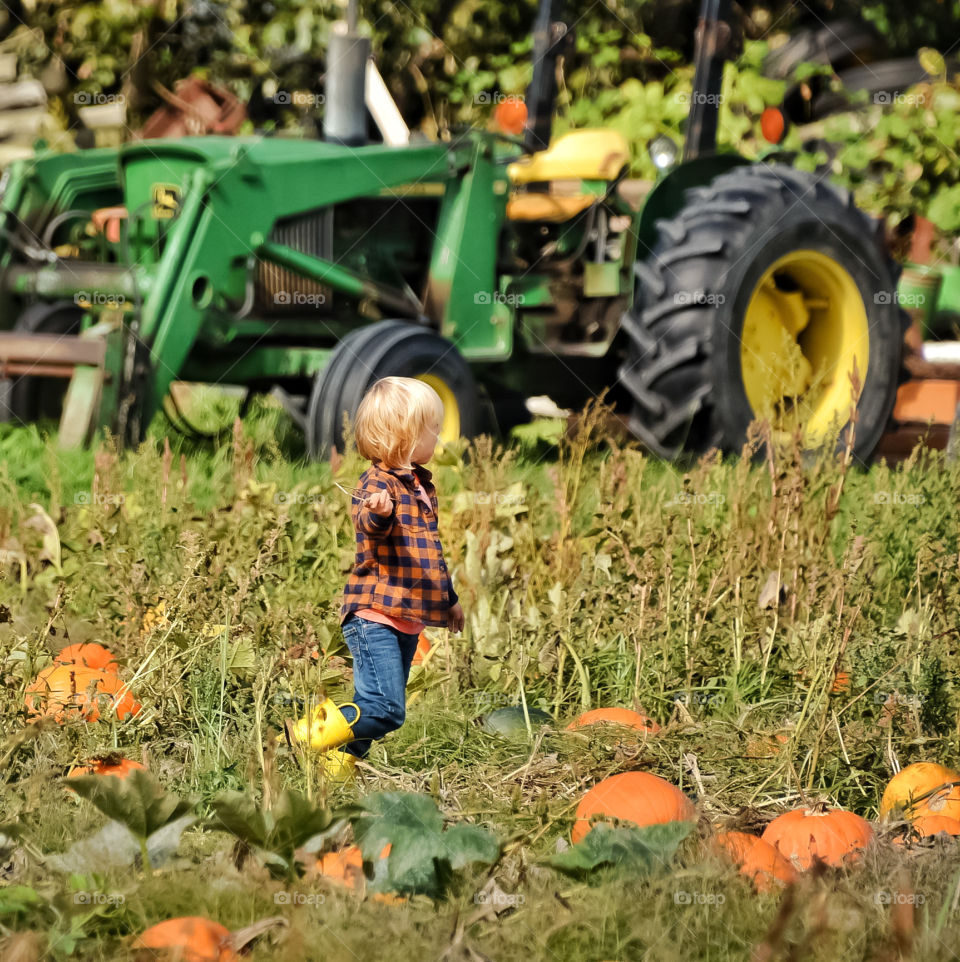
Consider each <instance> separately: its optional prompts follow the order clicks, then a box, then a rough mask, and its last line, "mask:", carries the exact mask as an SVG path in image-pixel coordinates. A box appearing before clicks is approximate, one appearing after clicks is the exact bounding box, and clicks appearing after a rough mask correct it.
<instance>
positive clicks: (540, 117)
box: [523, 0, 573, 153]
mask: <svg viewBox="0 0 960 962" xmlns="http://www.w3.org/2000/svg"><path fill="white" fill-rule="evenodd" d="M562 18H563V0H540V6H539V8H538V9H537V19H536V20H535V21H534V24H533V79H532V80H531V81H530V86H529V87H527V121H526V123H525V124H524V128H523V149H524V150H525V151H527V153H533V152H534V151H535V150H546V149H547V147H549V146H550V130H551V128H552V126H553V109H554V106H555V104H556V99H557V60H559V59H560V57H561V56H562V55H563V54H564V53H565V51H566V50H567V48H568V46H569V44H570V41H571V40H572V39H573V33H572V31H571V30H570V28H569V27H568V25H567V24H566V23H565V22H564V21H563V19H562Z"/></svg>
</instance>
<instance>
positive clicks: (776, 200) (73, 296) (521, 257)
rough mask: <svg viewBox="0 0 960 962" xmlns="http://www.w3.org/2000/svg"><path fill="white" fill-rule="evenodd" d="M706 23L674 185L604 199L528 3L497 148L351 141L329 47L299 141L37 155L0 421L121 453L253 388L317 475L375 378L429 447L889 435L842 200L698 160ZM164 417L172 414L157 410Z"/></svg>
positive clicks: (555, 39)
mask: <svg viewBox="0 0 960 962" xmlns="http://www.w3.org/2000/svg"><path fill="white" fill-rule="evenodd" d="M733 24H734V21H733V17H732V12H731V8H730V3H729V0H704V4H703V9H702V17H701V25H700V29H699V32H698V39H697V47H696V73H695V85H694V93H693V96H692V97H691V104H692V105H691V113H690V117H689V121H688V129H687V135H686V142H685V145H684V149H683V157H682V160H679V161H678V158H677V157H676V156H674V154H675V153H676V151H675V150H674V151H671V150H670V148H671V146H672V144H670V143H665V142H663V141H659V142H655V143H654V144H653V145H652V149H653V150H655V151H656V152H657V155H656V159H657V160H658V166H659V167H661V168H662V176H661V177H660V178H659V180H658V181H657V183H656V184H655V185H653V187H652V189H649V190H648V191H646V192H645V193H642V192H638V191H636V190H631V187H633V186H635V182H630V181H628V180H627V179H626V173H627V167H628V160H629V145H628V144H627V142H626V141H625V140H624V138H623V137H622V136H621V135H620V134H619V133H617V132H615V131H611V130H578V131H574V132H571V133H567V134H565V135H563V136H561V137H559V138H557V139H555V140H553V141H552V142H551V137H550V129H551V121H552V113H553V107H554V101H555V97H556V66H557V60H558V58H559V57H560V56H561V55H562V54H563V52H564V50H565V49H567V45H568V44H569V41H570V30H569V29H568V25H567V24H566V23H565V22H564V20H563V17H562V13H561V4H560V2H559V0H541V4H540V9H539V11H538V15H537V21H536V24H535V27H534V72H533V79H532V82H531V85H530V87H529V88H528V91H527V96H526V104H527V108H528V115H527V118H526V121H525V126H524V129H523V132H522V134H521V135H519V136H509V135H506V134H502V133H496V132H491V131H482V130H476V129H468V130H463V131H455V132H454V133H453V136H452V137H451V139H450V140H449V142H443V143H428V142H424V143H415V142H412V143H408V144H406V145H405V146H388V145H386V144H370V143H367V142H366V140H367V138H366V114H365V109H364V103H365V94H364V68H365V66H366V62H367V58H368V55H369V47H368V42H367V41H365V40H363V39H361V38H360V37H359V36H357V35H356V33H355V22H354V24H353V25H352V26H351V28H350V29H349V30H348V31H347V32H346V33H345V34H343V35H337V36H335V37H334V38H333V41H334V43H333V45H332V46H331V50H330V52H329V54H328V68H329V69H328V81H327V98H326V116H325V128H324V139H323V140H321V141H305V140H291V139H283V138H280V137H239V138H230V137H215V136H209V137H196V138H190V137H187V138H184V139H170V140H165V139H160V140H148V141H141V142H134V143H129V144H126V145H124V146H122V147H120V148H118V149H94V150H87V151H82V152H79V153H73V154H54V153H52V152H40V153H39V154H38V155H37V156H36V157H34V158H32V159H30V160H26V161H20V162H17V163H15V164H13V165H12V166H11V167H10V168H9V169H8V170H7V171H5V172H4V175H3V179H2V182H0V195H2V197H0V327H2V328H3V333H0V367H2V370H0V375H2V380H0V415H2V416H3V417H6V418H7V419H16V420H19V421H23V422H30V421H35V420H38V419H40V418H43V417H55V418H59V421H60V431H59V438H60V443H61V444H63V445H76V444H82V443H85V442H87V441H89V440H90V439H91V437H92V436H93V435H94V434H95V433H96V432H97V431H98V430H100V429H103V428H106V429H109V430H110V431H111V432H113V433H114V434H115V435H117V436H119V437H120V438H122V439H125V440H126V441H127V442H131V443H136V442H137V441H138V440H139V439H140V438H142V436H143V433H144V430H145V426H146V425H147V424H148V423H149V421H150V419H151V418H152V417H153V415H154V414H155V413H156V412H157V411H158V410H161V409H162V407H163V405H164V403H165V399H166V398H167V395H168V392H169V389H170V385H171V383H172V382H175V381H194V382H196V381H199V382H212V383H217V384H224V385H228V384H229V385H241V386H244V387H245V388H247V390H248V393H249V392H263V391H271V390H275V389H279V396H281V397H283V398H285V399H286V401H287V403H288V406H289V409H290V411H291V413H292V414H293V416H294V417H295V418H296V419H298V420H299V421H300V422H301V423H302V425H303V428H304V430H305V433H306V437H307V447H308V450H309V452H310V454H311V455H312V456H314V457H321V456H324V455H325V454H326V453H327V452H329V451H330V449H331V448H339V449H341V450H342V448H343V443H344V436H343V432H344V416H345V415H346V417H347V418H352V417H353V415H354V413H355V411H356V408H357V406H358V404H359V402H360V399H361V398H362V397H363V394H364V392H365V391H366V390H367V389H368V388H369V386H370V385H371V384H372V382H373V381H375V380H376V379H377V378H380V377H383V376H386V375H391V374H393V375H405V376H412V377H418V378H421V379H423V380H425V381H427V382H428V383H430V384H431V385H432V386H433V387H434V388H435V389H436V390H437V392H438V393H439V395H440V397H441V398H442V399H443V402H444V405H445V411H446V415H445V421H444V425H443V434H442V440H444V441H449V440H452V439H454V438H456V437H457V436H460V435H467V436H469V435H471V434H474V433H476V432H478V431H479V430H483V429H486V428H488V427H490V418H491V414H492V416H493V417H495V418H496V419H497V420H499V421H500V422H501V423H502V422H503V421H504V420H505V419H508V418H509V415H510V411H511V408H517V407H519V406H520V404H521V403H522V400H523V399H524V398H526V397H528V396H530V395H537V394H547V395H549V396H550V397H551V398H552V399H553V400H554V401H555V402H556V403H558V404H560V405H563V406H572V407H578V406H580V405H582V404H583V403H584V402H585V401H586V400H587V399H588V398H590V397H591V396H595V395H598V394H600V393H602V392H603V391H604V390H605V389H612V391H611V394H610V395H609V398H610V399H611V400H613V401H614V403H615V404H616V405H617V406H618V407H619V408H620V409H621V410H622V411H623V413H624V415H625V416H626V417H627V419H628V423H629V426H630V429H631V430H632V432H633V433H634V434H635V436H636V437H637V438H639V439H640V440H641V441H642V442H643V443H644V444H645V445H646V446H647V447H648V448H649V449H650V450H651V451H653V452H655V453H656V454H658V455H660V456H662V457H666V458H673V457H676V456H678V455H679V454H680V453H681V452H684V451H687V452H691V453H698V452H703V451H707V450H709V449H711V448H713V447H719V448H721V449H725V450H736V449H738V448H739V447H740V445H741V444H742V443H743V441H744V440H745V437H746V432H747V428H748V425H749V424H750V423H751V421H753V420H754V419H756V418H768V419H769V420H770V422H771V424H772V425H773V428H774V430H775V431H776V432H782V433H783V435H784V436H787V435H790V434H792V433H793V432H795V431H797V430H799V431H801V432H802V437H803V443H804V445H805V446H806V447H808V448H811V449H812V448H816V447H819V446H822V445H824V444H827V445H835V444H837V443H838V438H840V437H841V432H842V430H843V428H844V426H845V425H847V424H848V423H849V422H850V420H851V417H852V416H853V414H854V407H855V408H856V418H857V431H856V446H855V454H856V455H857V456H858V457H861V458H864V457H866V456H868V455H869V454H870V452H871V451H872V450H873V448H874V447H875V446H876V444H877V442H878V440H879V438H880V436H881V434H882V432H883V431H884V429H885V427H886V426H887V423H888V421H889V419H890V415H891V411H892V409H893V405H894V400H895V396H896V391H897V383H898V375H899V371H900V365H901V350H902V342H903V329H904V325H903V317H904V315H903V312H901V311H900V309H899V307H898V305H897V299H896V297H895V296H894V290H895V285H896V278H897V268H896V266H895V264H894V263H893V262H892V261H891V260H890V258H889V257H888V255H887V253H886V252H885V250H884V247H883V244H882V238H881V234H880V229H879V226H878V225H877V224H875V223H874V222H873V221H871V220H870V219H869V218H867V217H866V216H865V215H864V214H863V213H862V212H860V211H858V210H857V208H856V207H855V206H854V203H853V200H852V198H851V196H850V195H849V194H847V193H846V192H844V191H842V190H839V189H837V188H836V187H834V186H832V185H831V184H829V183H827V182H826V181H824V180H822V179H820V178H817V177H814V176H813V175H810V174H807V173H802V172H800V171H797V170H794V169H792V168H791V167H790V166H788V165H787V164H786V163H775V162H771V161H770V159H769V158H768V160H767V161H766V162H764V163H752V162H749V161H748V160H746V159H744V158H743V157H741V156H739V155H737V154H735V153H721V152H718V151H717V150H716V130H717V112H718V110H719V109H720V103H721V102H722V97H721V96H720V84H721V78H722V69H723V63H724V61H725V60H727V59H730V58H731V57H732V56H734V55H735V54H736V37H737V31H736V30H735V29H734V25H733ZM167 403H168V402H167Z"/></svg>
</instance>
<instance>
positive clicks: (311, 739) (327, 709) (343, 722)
mask: <svg viewBox="0 0 960 962" xmlns="http://www.w3.org/2000/svg"><path fill="white" fill-rule="evenodd" d="M343 707H344V708H347V707H350V708H352V709H353V710H354V711H355V712H356V713H357V715H356V718H354V719H353V722H348V721H347V719H346V718H345V717H344V715H343V712H342V711H341V710H340V709H339V708H338V707H337V706H336V705H335V704H334V703H333V699H331V698H328V699H327V700H326V701H325V702H323V703H322V704H320V705H317V707H316V708H315V709H314V710H313V712H312V713H311V714H310V715H309V716H304V717H303V718H301V719H300V720H299V721H297V722H296V723H293V724H290V725H288V731H289V733H290V740H291V741H292V742H294V743H295V744H297V745H306V746H308V747H309V748H312V749H313V750H314V751H318V752H325V751H328V750H329V749H331V748H336V747H337V746H339V745H344V744H346V743H347V742H349V741H353V728H352V727H351V725H352V724H354V723H355V722H356V720H357V718H359V717H360V709H359V708H358V707H357V706H356V705H355V704H353V702H348V703H347V704H346V705H344V706H343Z"/></svg>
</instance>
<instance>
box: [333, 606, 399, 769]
mask: <svg viewBox="0 0 960 962" xmlns="http://www.w3.org/2000/svg"><path fill="white" fill-rule="evenodd" d="M343 637H344V640H345V641H346V643H347V647H348V648H349V649H350V654H351V655H353V700H354V702H356V704H357V707H358V708H359V709H360V718H359V719H357V721H356V724H353V722H354V720H355V719H356V712H354V710H353V709H352V708H349V707H347V708H344V710H343V717H344V718H346V719H347V721H348V722H350V724H351V726H352V728H353V734H354V736H355V739H354V741H352V742H347V744H346V745H344V746H343V750H344V751H347V752H350V754H351V755H356V756H357V757H358V758H363V756H364V755H366V754H367V752H369V751H370V745H371V742H372V740H373V739H374V738H382V737H383V736H384V735H386V734H387V732H392V731H395V730H396V729H397V728H399V727H400V726H401V725H402V724H403V720H404V718H405V717H406V712H407V679H408V678H409V677H410V665H411V664H412V663H413V656H414V655H415V654H416V651H417V635H405V634H403V632H400V631H397V630H396V629H395V628H391V627H390V626H389V625H381V624H379V623H378V622H376V621H367V620H366V619H365V618H358V617H357V616H356V615H354V614H350V615H347V620H346V621H344V623H343Z"/></svg>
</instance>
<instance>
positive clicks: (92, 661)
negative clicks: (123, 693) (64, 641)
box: [53, 642, 120, 674]
mask: <svg viewBox="0 0 960 962" xmlns="http://www.w3.org/2000/svg"><path fill="white" fill-rule="evenodd" d="M53 660H54V661H55V662H57V663H58V664H61V665H80V666H81V667H83V668H96V669H97V670H98V671H106V672H112V673H113V674H116V673H117V672H118V671H119V670H120V669H119V666H118V665H117V663H116V661H114V658H113V652H111V651H110V650H109V649H108V648H104V647H103V645H98V644H97V643H96V642H87V643H85V644H77V645H67V647H66V648H63V649H61V650H60V652H59V654H58V655H57V657H56V658H54V659H53Z"/></svg>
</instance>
